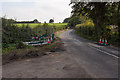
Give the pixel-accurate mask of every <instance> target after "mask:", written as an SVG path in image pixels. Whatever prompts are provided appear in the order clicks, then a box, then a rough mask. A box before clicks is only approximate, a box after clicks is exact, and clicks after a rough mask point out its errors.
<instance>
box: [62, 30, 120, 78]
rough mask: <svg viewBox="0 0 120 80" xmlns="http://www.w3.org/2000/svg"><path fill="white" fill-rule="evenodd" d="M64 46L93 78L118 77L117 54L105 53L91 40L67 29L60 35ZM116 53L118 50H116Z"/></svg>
mask: <svg viewBox="0 0 120 80" xmlns="http://www.w3.org/2000/svg"><path fill="white" fill-rule="evenodd" d="M60 38H61V39H62V41H63V42H64V46H65V48H66V50H67V52H68V54H70V55H71V56H72V57H73V59H74V60H76V62H77V63H78V64H80V65H81V66H82V67H83V68H84V69H85V70H86V71H87V73H90V74H91V75H92V77H94V78H118V58H119V57H118V56H115V55H112V53H110V54H106V53H107V52H105V51H102V50H101V51H100V50H99V49H98V48H93V47H92V45H90V44H92V42H91V41H89V40H86V39H83V38H80V37H78V36H76V35H75V34H74V30H73V29H72V30H68V31H66V32H64V33H63V34H61V35H60ZM116 52H117V53H116V54H118V51H116Z"/></svg>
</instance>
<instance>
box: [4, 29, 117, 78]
mask: <svg viewBox="0 0 120 80" xmlns="http://www.w3.org/2000/svg"><path fill="white" fill-rule="evenodd" d="M60 38H61V40H62V42H63V43H64V48H65V51H63V52H55V53H53V54H50V55H46V56H43V57H37V58H32V59H25V60H20V61H16V62H12V63H9V64H6V65H3V69H2V72H3V74H2V75H3V77H4V78H91V77H92V78H118V56H117V55H115V54H111V53H110V52H108V50H106V51H105V50H104V51H102V50H99V49H98V48H95V47H93V45H94V44H93V42H91V41H89V40H86V39H83V38H80V37H78V36H76V35H75V34H74V30H73V29H70V30H68V31H65V32H63V33H62V34H61V35H60ZM96 46H97V45H96ZM98 47H99V46H98ZM111 50H112V49H111ZM113 52H115V51H113Z"/></svg>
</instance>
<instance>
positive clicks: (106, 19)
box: [72, 2, 116, 36]
mask: <svg viewBox="0 0 120 80" xmlns="http://www.w3.org/2000/svg"><path fill="white" fill-rule="evenodd" d="M72 4H73V6H72V8H73V11H72V13H73V14H78V15H81V14H82V15H87V16H88V17H89V18H91V19H92V20H93V23H94V25H95V35H96V36H98V35H102V33H104V32H105V27H106V25H108V24H109V23H110V17H111V14H112V13H111V12H110V10H111V9H112V7H113V6H112V5H116V3H110V2H88V3H87V2H79V3H72Z"/></svg>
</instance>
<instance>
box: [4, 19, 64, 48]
mask: <svg viewBox="0 0 120 80" xmlns="http://www.w3.org/2000/svg"><path fill="white" fill-rule="evenodd" d="M32 25H34V27H32V28H31V24H20V26H19V24H14V22H13V20H12V19H11V20H10V19H6V18H2V44H3V48H9V47H11V46H10V44H18V47H20V45H22V44H20V43H21V42H24V41H28V39H30V38H31V37H39V36H41V35H45V34H51V33H54V32H56V31H58V30H61V29H65V27H66V26H65V24H62V25H61V24H57V26H56V25H53V24H50V25H49V24H48V23H44V24H42V25H41V24H37V25H36V24H32ZM18 26H19V27H18Z"/></svg>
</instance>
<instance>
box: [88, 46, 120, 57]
mask: <svg viewBox="0 0 120 80" xmlns="http://www.w3.org/2000/svg"><path fill="white" fill-rule="evenodd" d="M90 47H91V48H94V49H96V50H98V51H100V52H103V53H105V54H107V55H110V56H113V57H115V58H119V57H118V56H116V55H113V54H111V53H108V52H105V51H102V50H100V49H97V48H95V47H92V46H90Z"/></svg>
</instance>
